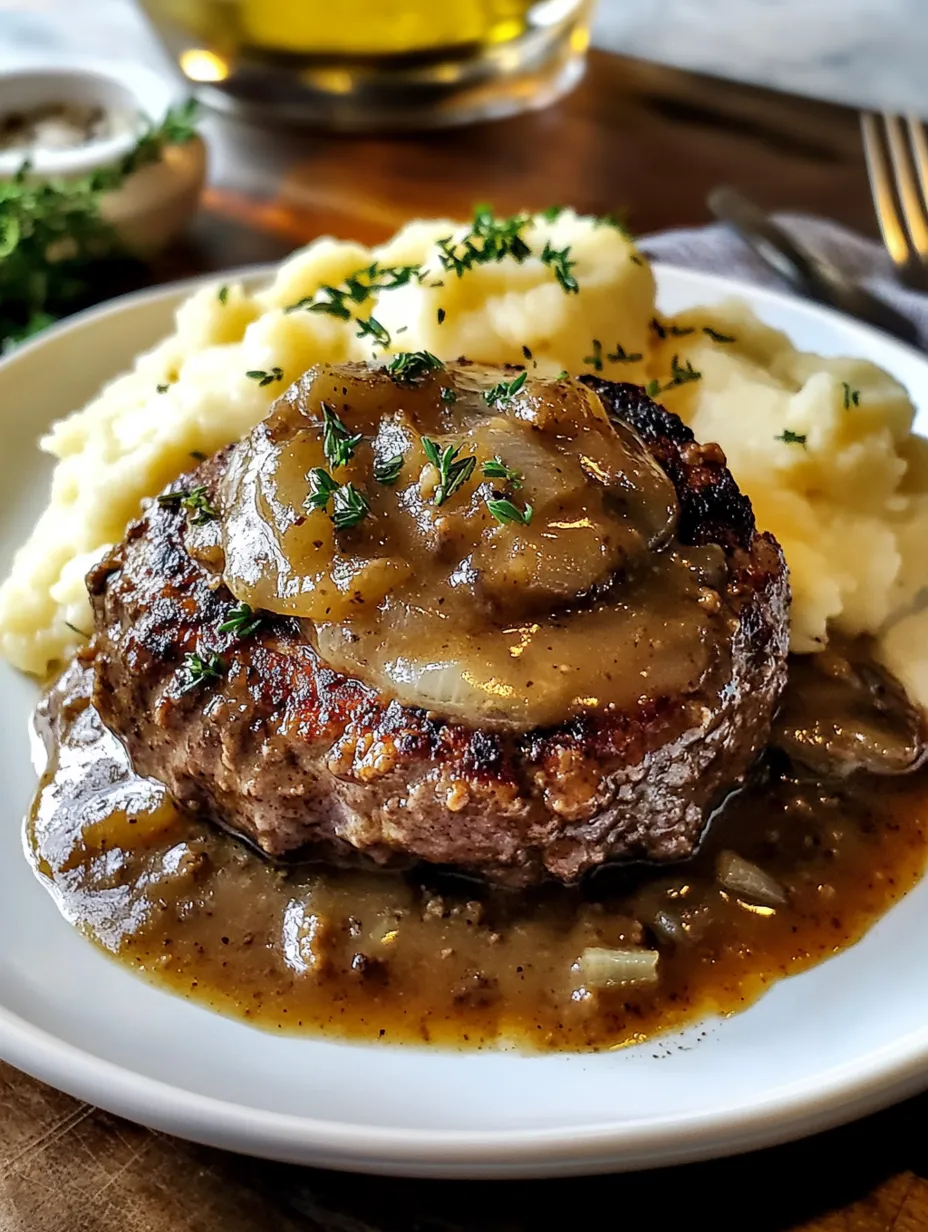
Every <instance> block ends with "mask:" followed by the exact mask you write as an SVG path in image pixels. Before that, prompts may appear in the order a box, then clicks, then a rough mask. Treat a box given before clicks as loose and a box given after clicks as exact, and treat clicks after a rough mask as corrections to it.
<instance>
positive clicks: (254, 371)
mask: <svg viewBox="0 0 928 1232" xmlns="http://www.w3.org/2000/svg"><path fill="white" fill-rule="evenodd" d="M245 375H246V376H247V377H248V379H249V381H257V382H258V388H259V389H263V388H264V386H265V385H270V384H272V383H273V382H274V381H282V380H283V379H284V373H283V369H282V368H271V370H270V371H269V372H265V371H264V369H263V368H251V369H250V370H249V371H248V372H246V373H245Z"/></svg>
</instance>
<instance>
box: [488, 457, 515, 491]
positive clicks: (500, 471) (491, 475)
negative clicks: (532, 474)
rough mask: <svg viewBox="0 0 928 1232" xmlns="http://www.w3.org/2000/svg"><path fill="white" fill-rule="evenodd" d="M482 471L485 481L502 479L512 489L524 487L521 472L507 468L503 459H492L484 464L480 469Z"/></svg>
mask: <svg viewBox="0 0 928 1232" xmlns="http://www.w3.org/2000/svg"><path fill="white" fill-rule="evenodd" d="M480 471H481V473H482V475H483V477H484V479H502V480H503V481H504V482H506V483H508V484H509V485H510V487H513V488H521V487H522V475H521V474H520V472H519V471H514V470H513V469H512V468H511V467H509V466H506V464H505V463H504V462H503V461H502V459H501V458H491V459H490V461H489V462H484V463H483V465H482V466H481V467H480Z"/></svg>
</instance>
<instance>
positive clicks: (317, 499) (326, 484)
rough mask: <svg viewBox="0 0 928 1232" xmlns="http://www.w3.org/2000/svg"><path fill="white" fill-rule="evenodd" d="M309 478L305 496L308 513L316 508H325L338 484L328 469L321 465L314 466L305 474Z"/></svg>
mask: <svg viewBox="0 0 928 1232" xmlns="http://www.w3.org/2000/svg"><path fill="white" fill-rule="evenodd" d="M307 479H308V480H309V496H307V498H306V508H307V510H308V511H309V512H310V513H313V512H314V511H315V510H317V509H325V507H326V506H327V505H328V503H329V501H330V500H331V499H332V494H333V493H334V492H337V491H338V484H337V483H336V482H335V480H334V479H333V478H332V476H331V475H330V474H329V472H328V471H326V470H323V468H322V467H321V466H314V467H313V468H312V470H311V471H310V472H309V474H308V475H307Z"/></svg>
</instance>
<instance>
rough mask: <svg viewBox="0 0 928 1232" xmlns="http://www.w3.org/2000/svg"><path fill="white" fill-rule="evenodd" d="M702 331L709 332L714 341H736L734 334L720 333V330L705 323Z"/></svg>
mask: <svg viewBox="0 0 928 1232" xmlns="http://www.w3.org/2000/svg"><path fill="white" fill-rule="evenodd" d="M702 332H703V333H704V334H708V335H709V337H710V338H711V339H712V341H713V342H734V341H735V339H734V336H733V335H732V334H720V333H719V331H718V330H717V329H713V328H712V326H711V325H704V326H703V327H702Z"/></svg>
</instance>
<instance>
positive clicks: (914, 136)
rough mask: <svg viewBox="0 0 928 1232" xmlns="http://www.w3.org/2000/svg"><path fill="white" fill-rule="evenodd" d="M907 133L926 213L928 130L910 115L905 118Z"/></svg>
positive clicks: (927, 194)
mask: <svg viewBox="0 0 928 1232" xmlns="http://www.w3.org/2000/svg"><path fill="white" fill-rule="evenodd" d="M906 128H907V129H908V133H909V146H910V147H911V150H912V154H913V157H914V158H915V168H916V170H917V171H918V183H919V186H920V188H921V190H922V204H923V205H924V206H925V207H926V213H928V132H926V131H925V125H924V124H923V123H922V121H921V120H920V119H919V117H918V116H914V115H910V116H909V117H908V119H907V120H906Z"/></svg>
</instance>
